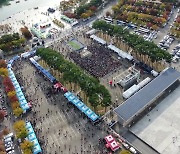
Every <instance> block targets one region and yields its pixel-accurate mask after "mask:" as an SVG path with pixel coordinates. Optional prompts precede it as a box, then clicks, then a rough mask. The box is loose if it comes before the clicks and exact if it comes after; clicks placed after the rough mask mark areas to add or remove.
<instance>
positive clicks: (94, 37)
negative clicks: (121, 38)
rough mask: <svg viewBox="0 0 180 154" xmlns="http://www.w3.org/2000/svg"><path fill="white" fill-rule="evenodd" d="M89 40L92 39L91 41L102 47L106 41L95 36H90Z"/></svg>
mask: <svg viewBox="0 0 180 154" xmlns="http://www.w3.org/2000/svg"><path fill="white" fill-rule="evenodd" d="M90 38H92V39H93V40H95V41H97V42H98V43H100V44H103V45H105V44H106V41H104V40H103V39H101V38H99V37H97V36H96V35H91V36H90Z"/></svg>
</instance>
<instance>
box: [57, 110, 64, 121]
mask: <svg viewBox="0 0 180 154" xmlns="http://www.w3.org/2000/svg"><path fill="white" fill-rule="evenodd" d="M58 114H59V116H60V117H61V119H62V121H63V122H64V123H65V120H64V118H63V117H62V115H61V114H60V112H58Z"/></svg>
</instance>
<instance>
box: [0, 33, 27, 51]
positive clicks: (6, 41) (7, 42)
mask: <svg viewBox="0 0 180 154" xmlns="http://www.w3.org/2000/svg"><path fill="white" fill-rule="evenodd" d="M24 43H25V39H24V38H20V36H19V34H18V33H14V34H8V35H3V36H2V37H1V38H0V49H2V50H3V51H6V52H7V51H11V50H14V49H19V48H20V47H21V46H22V45H23V44H24Z"/></svg>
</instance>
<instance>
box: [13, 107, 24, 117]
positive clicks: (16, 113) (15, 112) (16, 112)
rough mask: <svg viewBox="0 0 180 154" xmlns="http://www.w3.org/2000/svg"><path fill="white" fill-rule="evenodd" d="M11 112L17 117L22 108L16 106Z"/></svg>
mask: <svg viewBox="0 0 180 154" xmlns="http://www.w3.org/2000/svg"><path fill="white" fill-rule="evenodd" d="M13 113H14V115H15V116H16V117H19V116H20V115H21V114H22V113H23V109H22V108H20V107H17V108H16V109H14V110H13Z"/></svg>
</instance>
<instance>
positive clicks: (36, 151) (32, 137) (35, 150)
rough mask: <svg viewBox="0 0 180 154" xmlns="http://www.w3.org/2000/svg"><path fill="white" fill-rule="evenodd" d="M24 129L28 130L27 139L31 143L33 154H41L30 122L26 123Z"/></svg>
mask: <svg viewBox="0 0 180 154" xmlns="http://www.w3.org/2000/svg"><path fill="white" fill-rule="evenodd" d="M26 129H27V130H28V136H27V139H28V140H29V141H31V142H32V143H33V149H32V152H33V154H39V153H42V149H41V146H40V145H39V142H38V139H37V137H36V134H35V132H34V129H33V127H32V125H31V123H30V122H26Z"/></svg>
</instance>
